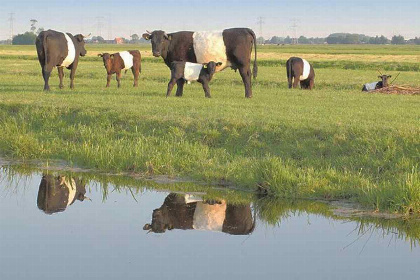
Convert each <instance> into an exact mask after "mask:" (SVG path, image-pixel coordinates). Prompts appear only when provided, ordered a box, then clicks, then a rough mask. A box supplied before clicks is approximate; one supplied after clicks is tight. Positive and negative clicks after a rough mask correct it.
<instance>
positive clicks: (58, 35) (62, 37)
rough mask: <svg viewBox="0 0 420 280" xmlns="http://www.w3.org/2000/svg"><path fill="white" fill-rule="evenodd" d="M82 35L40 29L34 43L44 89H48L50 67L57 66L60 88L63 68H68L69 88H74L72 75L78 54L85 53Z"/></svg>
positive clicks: (82, 54) (74, 72)
mask: <svg viewBox="0 0 420 280" xmlns="http://www.w3.org/2000/svg"><path fill="white" fill-rule="evenodd" d="M83 38H84V36H83V35H81V34H77V35H75V36H73V35H71V34H70V33H63V32H57V31H54V30H47V31H42V32H41V33H39V35H38V37H37V38H36V41H35V45H36V51H37V53H38V60H39V63H40V64H41V68H42V76H43V78H44V83H45V84H44V90H49V89H50V86H49V84H48V80H49V78H50V75H51V71H52V69H53V68H54V67H55V66H57V69H58V77H59V78H60V88H63V77H64V71H63V68H64V67H66V68H67V69H70V88H71V89H73V88H74V76H75V74H76V68H77V64H78V63H79V56H85V55H86V53H87V52H86V49H85V41H84V40H83Z"/></svg>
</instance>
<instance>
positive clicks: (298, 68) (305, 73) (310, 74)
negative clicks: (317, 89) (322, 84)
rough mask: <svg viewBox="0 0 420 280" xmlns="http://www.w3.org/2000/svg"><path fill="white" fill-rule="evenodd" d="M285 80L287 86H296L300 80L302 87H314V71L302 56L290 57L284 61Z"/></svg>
mask: <svg viewBox="0 0 420 280" xmlns="http://www.w3.org/2000/svg"><path fill="white" fill-rule="evenodd" d="M286 71H287V80H288V83H289V88H292V82H293V88H296V87H297V86H298V83H299V82H300V87H301V88H302V89H312V88H313V87H314V80H315V72H314V68H313V67H312V65H311V64H310V63H309V62H308V61H306V60H305V59H303V58H300V57H291V58H289V59H288V60H287V62H286Z"/></svg>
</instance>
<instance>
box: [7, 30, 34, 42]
mask: <svg viewBox="0 0 420 280" xmlns="http://www.w3.org/2000/svg"><path fill="white" fill-rule="evenodd" d="M35 40H36V35H35V34H34V33H32V32H25V33H24V34H18V35H16V36H14V37H13V40H12V45H33V44H35Z"/></svg>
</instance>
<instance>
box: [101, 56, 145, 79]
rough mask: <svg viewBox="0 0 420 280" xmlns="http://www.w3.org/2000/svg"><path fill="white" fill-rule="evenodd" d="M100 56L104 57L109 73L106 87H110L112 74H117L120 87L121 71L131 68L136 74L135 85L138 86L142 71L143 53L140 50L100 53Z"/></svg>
mask: <svg viewBox="0 0 420 280" xmlns="http://www.w3.org/2000/svg"><path fill="white" fill-rule="evenodd" d="M98 56H100V57H102V59H103V61H104V66H105V69H106V72H107V74H108V76H107V80H106V87H109V83H110V82H111V76H112V74H114V73H116V74H117V77H116V78H117V82H118V87H121V71H122V70H125V72H127V70H128V69H131V71H132V72H133V75H134V86H135V87H137V86H138V81H139V73H141V55H140V52H139V51H137V50H136V51H123V52H117V53H113V54H109V53H100V54H98Z"/></svg>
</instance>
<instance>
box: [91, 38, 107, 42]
mask: <svg viewBox="0 0 420 280" xmlns="http://www.w3.org/2000/svg"><path fill="white" fill-rule="evenodd" d="M92 43H105V39H104V38H103V37H101V36H93V37H92Z"/></svg>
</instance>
